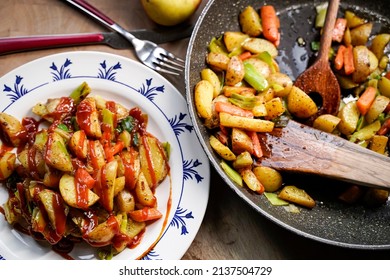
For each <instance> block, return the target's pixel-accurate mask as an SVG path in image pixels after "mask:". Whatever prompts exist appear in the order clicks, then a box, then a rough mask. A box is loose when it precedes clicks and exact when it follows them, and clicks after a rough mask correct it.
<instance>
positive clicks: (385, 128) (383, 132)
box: [377, 119, 390, 135]
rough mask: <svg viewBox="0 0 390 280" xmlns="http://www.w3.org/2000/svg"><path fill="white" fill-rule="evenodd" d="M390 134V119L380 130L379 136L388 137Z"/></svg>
mask: <svg viewBox="0 0 390 280" xmlns="http://www.w3.org/2000/svg"><path fill="white" fill-rule="evenodd" d="M389 132H390V119H386V120H385V122H384V123H383V124H382V126H381V128H380V129H379V130H378V132H377V134H378V135H386V134H387V133H389Z"/></svg>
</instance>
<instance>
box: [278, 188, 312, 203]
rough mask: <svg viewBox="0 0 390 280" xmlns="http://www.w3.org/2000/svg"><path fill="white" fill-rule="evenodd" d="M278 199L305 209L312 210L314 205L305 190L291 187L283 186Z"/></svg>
mask: <svg viewBox="0 0 390 280" xmlns="http://www.w3.org/2000/svg"><path fill="white" fill-rule="evenodd" d="M278 197H279V198H281V199H283V200H286V201H289V202H292V203H295V204H298V205H302V206H305V207H307V208H313V207H314V206H315V205H316V202H315V201H314V199H313V198H311V197H310V196H309V195H308V194H307V193H306V192H305V190H303V189H299V188H297V187H296V186H292V185H288V186H285V187H284V188H283V189H282V190H281V191H280V193H279V194H278Z"/></svg>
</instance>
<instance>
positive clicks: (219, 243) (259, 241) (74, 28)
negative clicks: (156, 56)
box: [0, 0, 390, 260]
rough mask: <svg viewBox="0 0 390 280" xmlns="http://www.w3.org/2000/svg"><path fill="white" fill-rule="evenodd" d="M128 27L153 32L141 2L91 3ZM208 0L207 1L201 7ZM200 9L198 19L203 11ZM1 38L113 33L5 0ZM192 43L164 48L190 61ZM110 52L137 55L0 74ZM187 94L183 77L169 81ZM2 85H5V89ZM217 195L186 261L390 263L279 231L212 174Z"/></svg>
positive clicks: (4, 60) (39, 5) (24, 56)
mask: <svg viewBox="0 0 390 280" xmlns="http://www.w3.org/2000/svg"><path fill="white" fill-rule="evenodd" d="M89 1H90V3H92V4H93V5H95V6H96V7H97V8H99V9H101V10H102V11H104V12H105V13H106V14H107V15H108V16H109V17H111V18H112V19H114V20H115V21H117V22H118V23H119V24H120V25H122V26H123V27H125V28H128V29H129V30H131V29H137V28H153V27H155V25H154V24H153V22H151V21H150V20H149V19H148V18H147V17H146V14H145V12H144V11H143V9H142V6H141V4H140V1H138V0H89ZM206 2H207V0H203V2H202V6H201V9H202V8H203V7H204V6H205V4H206ZM201 9H199V10H198V12H197V14H196V15H195V17H194V18H192V21H195V20H196V16H198V15H199V14H200V12H201ZM0 22H1V24H0V37H8V36H24V35H33V34H62V33H80V32H97V31H107V30H106V29H105V28H104V27H102V26H101V25H100V24H98V23H96V22H94V21H93V20H91V19H90V18H89V17H87V16H85V15H84V14H82V13H80V12H78V11H76V10H75V9H73V8H72V7H70V6H68V5H67V4H65V3H64V2H63V1H60V0H17V1H15V0H0ZM188 42H189V39H184V40H180V41H178V42H174V43H167V44H164V45H163V46H164V47H166V48H168V49H170V50H171V51H172V52H174V53H176V54H178V55H180V56H182V57H185V54H186V50H187V46H188ZM74 50H93V51H104V52H108V53H113V54H118V55H122V56H126V57H130V58H134V59H135V56H134V54H133V51H132V50H131V49H129V50H114V49H111V48H109V47H107V46H85V47H71V48H61V49H50V50H41V51H32V52H24V53H17V54H9V55H4V56H0V76H2V75H4V74H6V73H7V72H9V71H10V70H12V69H14V68H16V67H18V66H21V65H23V64H25V63H27V62H30V61H32V60H35V59H37V58H41V57H43V56H46V55H50V54H55V53H58V52H65V51H74ZM169 80H170V81H171V82H172V83H173V84H174V85H176V86H177V88H178V89H179V90H180V91H181V92H182V93H183V94H184V84H183V83H184V82H183V79H180V78H179V79H176V80H174V79H171V78H170V79H169ZM0 86H2V85H0ZM210 188H211V192H210V199H209V204H208V208H207V211H206V214H205V217H204V220H203V223H202V226H201V228H200V230H199V232H198V234H197V236H196V238H195V240H194V241H193V243H192V245H191V246H190V247H189V248H188V251H187V253H186V254H185V255H184V256H183V259H187V260H188V259H192V260H196V259H212V260H228V259H237V260H240V259H259V260H260V259H269V260H286V259H290V260H292V259H299V260H302V259H388V258H389V257H390V250H377V251H371V250H353V249H346V248H340V247H334V246H331V245H327V244H323V243H319V242H316V241H313V240H309V239H306V238H304V237H301V236H298V235H296V234H295V233H292V232H290V231H288V230H286V229H284V228H281V227H279V226H278V225H276V224H274V223H273V222H271V221H269V220H268V219H267V218H265V217H263V216H261V215H260V214H258V213H257V212H256V211H255V210H254V209H252V208H251V207H250V206H248V205H247V204H246V203H245V202H244V201H243V200H241V199H240V198H239V197H238V196H237V195H236V194H235V193H234V192H233V191H231V190H230V188H229V187H228V186H227V185H225V184H224V183H223V181H222V180H221V179H220V178H219V176H218V174H217V173H216V172H215V171H214V170H211V186H210ZM389 234H390V233H389Z"/></svg>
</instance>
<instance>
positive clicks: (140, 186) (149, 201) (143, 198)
mask: <svg viewBox="0 0 390 280" xmlns="http://www.w3.org/2000/svg"><path fill="white" fill-rule="evenodd" d="M135 194H136V196H137V201H138V202H139V203H141V204H142V205H143V206H148V207H154V206H155V205H156V197H155V196H154V194H153V191H152V190H151V188H150V186H149V184H148V181H147V180H146V177H145V175H144V173H143V172H140V173H139V175H138V180H137V184H136V186H135Z"/></svg>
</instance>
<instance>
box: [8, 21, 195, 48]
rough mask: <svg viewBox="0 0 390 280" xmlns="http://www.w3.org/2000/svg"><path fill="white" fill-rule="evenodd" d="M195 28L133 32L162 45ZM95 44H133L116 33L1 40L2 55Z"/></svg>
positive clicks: (185, 34) (125, 45)
mask: <svg viewBox="0 0 390 280" xmlns="http://www.w3.org/2000/svg"><path fill="white" fill-rule="evenodd" d="M193 28H194V26H193V25H186V26H180V27H176V28H174V29H172V28H166V29H165V28H162V29H156V30H147V29H138V30H133V31H132V33H133V34H134V36H136V37H137V38H139V39H142V40H149V41H152V42H155V43H156V44H162V43H167V42H172V41H176V40H179V39H184V38H187V37H189V36H191V34H192V30H193ZM94 44H105V45H108V46H110V47H112V48H114V49H127V48H132V45H131V43H130V42H129V41H128V40H126V39H125V38H124V37H122V36H121V35H120V34H118V33H116V32H100V33H82V34H58V35H34V36H21V37H4V38H0V55H3V54H9V53H15V52H22V51H32V50H40V49H48V48H58V47H68V46H81V45H94Z"/></svg>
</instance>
